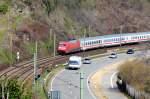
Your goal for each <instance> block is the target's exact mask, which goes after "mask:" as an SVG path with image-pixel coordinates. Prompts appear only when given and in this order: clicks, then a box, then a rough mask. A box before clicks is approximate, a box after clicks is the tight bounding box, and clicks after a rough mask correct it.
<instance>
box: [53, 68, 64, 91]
mask: <svg viewBox="0 0 150 99" xmlns="http://www.w3.org/2000/svg"><path fill="white" fill-rule="evenodd" d="M64 71H65V69H63V70H61V71H60V72H59V73H58V74H56V75H55V76H54V77H53V78H52V82H51V91H53V82H54V80H55V79H56V77H57V76H58V75H59V74H61V73H62V72H64Z"/></svg>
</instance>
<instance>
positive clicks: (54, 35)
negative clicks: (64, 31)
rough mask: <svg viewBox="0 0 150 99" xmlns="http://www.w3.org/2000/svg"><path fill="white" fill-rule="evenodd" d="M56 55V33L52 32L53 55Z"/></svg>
mask: <svg viewBox="0 0 150 99" xmlns="http://www.w3.org/2000/svg"><path fill="white" fill-rule="evenodd" d="M55 56H56V35H55V34H54V57H55Z"/></svg>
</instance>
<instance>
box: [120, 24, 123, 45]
mask: <svg viewBox="0 0 150 99" xmlns="http://www.w3.org/2000/svg"><path fill="white" fill-rule="evenodd" d="M122 30H123V25H121V26H120V47H121V43H122Z"/></svg>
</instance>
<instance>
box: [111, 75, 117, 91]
mask: <svg viewBox="0 0 150 99" xmlns="http://www.w3.org/2000/svg"><path fill="white" fill-rule="evenodd" d="M117 73H118V72H114V73H113V74H112V75H111V78H110V84H111V88H114V85H113V78H114V76H115V75H116V74H117Z"/></svg>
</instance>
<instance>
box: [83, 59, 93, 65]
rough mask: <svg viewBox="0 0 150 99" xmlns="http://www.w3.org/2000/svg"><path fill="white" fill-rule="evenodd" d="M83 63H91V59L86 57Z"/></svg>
mask: <svg viewBox="0 0 150 99" xmlns="http://www.w3.org/2000/svg"><path fill="white" fill-rule="evenodd" d="M83 64H91V59H90V58H85V59H84V60H83Z"/></svg>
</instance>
